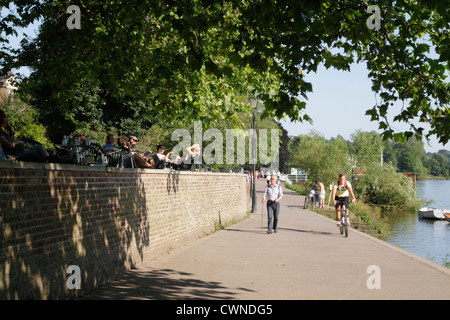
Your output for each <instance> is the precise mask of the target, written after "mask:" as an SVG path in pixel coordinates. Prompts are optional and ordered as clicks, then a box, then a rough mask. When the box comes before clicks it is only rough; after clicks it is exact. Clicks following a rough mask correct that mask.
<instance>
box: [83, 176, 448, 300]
mask: <svg viewBox="0 0 450 320" xmlns="http://www.w3.org/2000/svg"><path fill="white" fill-rule="evenodd" d="M264 184H265V182H264V181H258V184H257V190H258V192H257V196H258V201H257V204H258V210H257V213H254V214H252V215H251V217H250V218H249V219H246V220H244V221H243V222H240V223H238V224H235V225H233V226H231V227H229V228H226V229H224V230H222V231H219V232H217V233H215V234H212V235H210V236H207V237H204V238H201V239H198V240H196V241H194V242H191V243H189V244H187V245H186V246H184V247H181V248H177V249H175V250H173V251H172V252H170V253H169V254H166V255H164V256H161V257H159V258H157V259H155V260H152V261H149V262H147V263H146V264H142V265H140V266H139V267H138V268H137V269H134V270H131V271H130V272H127V273H125V274H123V275H121V276H120V277H119V278H118V279H117V280H116V281H111V282H109V283H108V284H106V285H104V286H102V287H101V288H99V289H97V290H95V291H94V292H93V293H92V294H91V295H89V296H86V297H84V299H151V300H154V299H162V300H175V299H177V300H179V299H218V300H220V299H235V300H236V299H237V300H269V299H274V300H278V299H284V300H291V299H292V300H299V299H333V300H334V299H407V300H408V299H414V300H417V299H419V300H422V299H425V300H427V299H446V300H448V299H449V298H450V269H448V268H445V267H443V266H442V265H440V264H438V263H435V262H433V261H430V260H427V259H424V258H421V257H419V256H417V255H414V254H412V253H409V252H407V251H405V250H403V249H400V248H397V247H395V246H392V245H390V244H388V243H387V242H384V241H381V240H378V239H375V238H373V237H370V236H368V235H366V234H364V233H362V232H359V231H356V230H354V229H351V230H350V232H349V237H348V238H345V237H344V236H342V235H340V233H339V230H338V228H337V227H336V224H335V222H334V221H332V220H330V219H328V218H325V217H323V216H320V215H318V214H316V213H313V212H310V211H308V210H304V209H303V208H302V204H303V199H304V198H303V197H302V196H299V195H298V194H296V193H294V192H293V191H290V190H288V189H286V188H283V191H284V193H285V196H284V198H283V200H282V201H281V204H282V206H281V213H280V217H279V225H278V230H279V231H278V233H275V234H270V235H269V234H267V233H266V230H267V228H266V226H267V210H266V208H264V228H263V229H262V228H261V196H262V192H263V188H264ZM370 288H372V289H370Z"/></svg>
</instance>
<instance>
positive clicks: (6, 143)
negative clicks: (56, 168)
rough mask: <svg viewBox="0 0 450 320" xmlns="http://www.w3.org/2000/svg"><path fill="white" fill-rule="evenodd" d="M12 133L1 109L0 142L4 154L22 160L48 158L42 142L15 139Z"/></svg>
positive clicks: (43, 159) (46, 159)
mask: <svg viewBox="0 0 450 320" xmlns="http://www.w3.org/2000/svg"><path fill="white" fill-rule="evenodd" d="M5 130H6V131H5ZM14 135H15V132H14V129H13V128H12V126H11V125H10V124H9V122H8V117H7V116H6V114H5V112H4V111H3V110H0V144H1V145H2V148H3V152H4V153H5V154H6V155H12V156H17V159H18V160H22V161H38V162H45V161H48V160H49V158H50V155H49V153H48V152H47V150H45V147H44V146H43V145H42V144H34V145H33V144H29V143H26V142H25V141H22V140H18V139H16V137H15V136H14Z"/></svg>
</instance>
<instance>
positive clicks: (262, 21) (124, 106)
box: [0, 0, 450, 144]
mask: <svg viewBox="0 0 450 320" xmlns="http://www.w3.org/2000/svg"><path fill="white" fill-rule="evenodd" d="M375 4H376V6H377V8H378V9H379V11H378V13H376V14H379V16H376V14H375V17H374V16H373V15H372V13H370V11H368V8H369V3H367V2H366V1H361V0H348V1H338V0H332V1H316V0H302V1H288V0H278V1H276V0H256V1H249V0H229V1H217V0H208V1H206V0H177V1H169V0H151V1H150V0H129V1H122V0H114V1H113V0H105V1H95V0H84V1H65V0H64V1H63V0H52V1H30V0H18V1H8V0H0V6H2V7H5V8H9V9H10V10H7V9H5V8H4V9H3V11H2V12H7V13H8V14H2V17H1V19H0V30H2V33H1V38H0V41H2V42H4V43H6V41H7V40H6V38H7V36H9V35H13V34H15V33H16V32H17V30H18V29H19V28H21V27H25V26H27V25H29V24H30V23H32V22H34V21H36V20H40V21H41V27H40V29H39V34H38V36H37V38H36V39H35V40H33V41H23V43H22V46H21V48H20V49H18V50H9V49H8V48H7V47H5V46H3V47H2V49H0V50H1V52H0V53H1V56H0V63H1V64H2V67H3V71H8V70H10V69H11V68H14V67H16V68H17V67H20V66H29V67H31V68H32V70H33V72H32V74H31V76H30V77H29V78H28V79H26V81H24V82H23V85H22V87H21V90H23V91H24V93H26V94H27V95H28V96H29V97H30V98H31V100H32V103H33V104H34V105H36V106H37V107H38V108H39V110H40V111H41V112H42V114H44V115H45V116H46V117H45V118H46V121H47V122H48V123H50V124H52V125H53V126H54V127H58V126H59V127H61V126H65V125H67V124H72V125H73V124H76V123H77V121H93V120H96V121H99V122H105V121H110V122H111V123H117V122H120V121H122V120H124V119H125V120H126V119H129V121H131V122H133V123H134V122H135V120H137V119H140V120H141V124H140V125H142V126H146V125H147V126H148V125H151V123H152V121H154V120H155V119H158V120H162V121H170V122H171V123H173V124H180V125H183V124H184V123H187V122H189V121H192V120H201V121H202V123H203V124H204V125H205V126H213V125H215V124H217V123H220V122H221V121H223V120H224V119H228V120H233V121H234V124H235V125H236V126H240V125H242V122H241V120H240V119H239V117H238V116H237V114H239V113H240V112H244V113H245V112H246V113H250V112H251V109H252V107H251V105H250V104H249V103H248V98H247V97H249V96H250V97H257V98H258V100H260V101H261V102H262V103H263V104H264V116H265V117H268V118H277V119H282V118H284V117H286V116H288V117H290V118H291V119H292V120H293V121H310V120H311V119H310V117H309V116H308V115H307V114H305V113H304V109H305V106H306V100H307V97H308V93H310V92H312V90H313V87H312V84H311V83H310V82H308V73H309V72H315V71H317V68H318V66H319V65H321V64H323V65H325V67H327V68H329V67H333V68H337V69H340V70H349V69H350V65H351V63H353V62H362V63H365V64H366V65H367V68H368V70H369V74H368V76H369V77H370V79H371V81H372V83H373V86H372V90H373V91H374V93H375V94H376V96H377V101H378V102H377V103H376V105H374V106H362V107H363V108H365V109H366V110H367V112H366V113H367V114H368V115H370V116H371V119H372V121H377V122H378V123H379V128H380V129H382V130H383V131H384V132H383V136H384V138H392V139H394V140H396V141H404V140H405V139H406V138H409V137H411V136H413V135H415V136H417V137H420V138H421V137H422V136H423V135H425V136H427V137H429V136H436V137H437V138H438V139H439V141H440V142H442V143H444V144H445V143H446V142H447V141H448V139H449V138H450V125H449V121H450V115H449V108H448V103H449V99H450V94H449V84H448V82H447V77H448V70H449V57H450V50H449V43H450V38H449V37H448V16H449V12H448V11H449V7H448V2H446V1H440V0H432V1H430V0H428V1H425V0H417V1H409V0H403V1H402V0H401V1H395V2H394V1H377V2H376V3H375ZM69 5H77V6H78V7H79V9H80V29H69V28H68V26H67V20H68V19H69V18H70V17H71V15H70V14H71V13H67V8H68V6H69ZM370 19H379V22H380V25H379V28H375V29H374V28H372V27H370V25H369V23H368V21H370ZM80 92H82V93H83V94H82V95H84V98H85V97H86V92H88V93H89V92H90V93H91V94H90V95H88V96H89V97H94V98H92V99H91V98H89V99H84V98H83V97H80ZM398 101H400V102H403V104H404V107H403V109H402V110H401V112H400V113H399V114H397V115H396V116H395V118H394V121H401V122H407V123H411V130H409V131H405V132H396V131H395V130H394V129H393V128H392V127H391V123H389V121H388V120H387V115H388V110H389V108H390V107H391V106H392V104H393V103H394V102H398ZM74 110H75V111H74ZM124 111H127V112H124ZM83 117H84V118H83ZM413 119H418V120H420V121H423V122H427V123H428V124H429V125H430V127H431V130H430V131H429V132H427V133H426V132H424V128H422V127H420V126H415V125H413V124H412V120H413ZM146 122H147V123H146ZM47 125H48V124H47Z"/></svg>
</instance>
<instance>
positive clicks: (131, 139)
mask: <svg viewBox="0 0 450 320" xmlns="http://www.w3.org/2000/svg"><path fill="white" fill-rule="evenodd" d="M138 142H139V139H138V138H136V137H135V136H130V137H129V138H128V144H129V145H130V150H131V151H136V145H137V143H138Z"/></svg>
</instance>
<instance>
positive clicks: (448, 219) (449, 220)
mask: <svg viewBox="0 0 450 320" xmlns="http://www.w3.org/2000/svg"><path fill="white" fill-rule="evenodd" d="M444 218H445V220H447V221H448V222H450V213H444Z"/></svg>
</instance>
